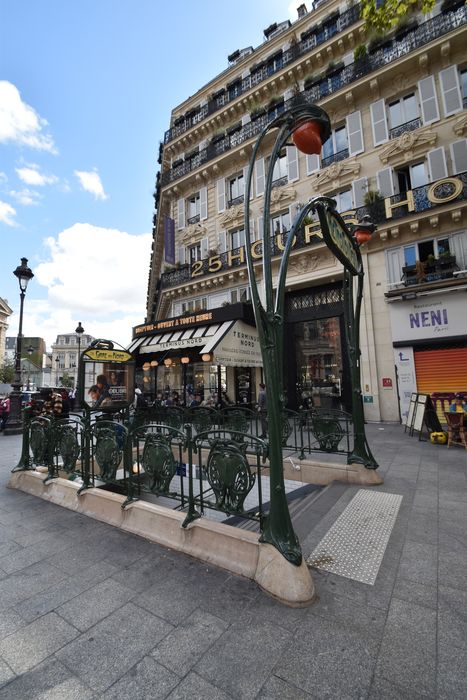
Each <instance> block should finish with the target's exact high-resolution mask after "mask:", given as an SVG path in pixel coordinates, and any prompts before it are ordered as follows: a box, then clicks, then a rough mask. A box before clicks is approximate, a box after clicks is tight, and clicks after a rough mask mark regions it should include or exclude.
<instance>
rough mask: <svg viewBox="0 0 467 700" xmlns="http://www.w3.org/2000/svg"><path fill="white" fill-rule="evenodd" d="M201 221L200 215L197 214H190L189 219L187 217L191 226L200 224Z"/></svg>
mask: <svg viewBox="0 0 467 700" xmlns="http://www.w3.org/2000/svg"><path fill="white" fill-rule="evenodd" d="M199 221H200V215H199V214H195V216H190V218H189V219H187V224H188V225H189V226H190V225H191V224H198V223H199Z"/></svg>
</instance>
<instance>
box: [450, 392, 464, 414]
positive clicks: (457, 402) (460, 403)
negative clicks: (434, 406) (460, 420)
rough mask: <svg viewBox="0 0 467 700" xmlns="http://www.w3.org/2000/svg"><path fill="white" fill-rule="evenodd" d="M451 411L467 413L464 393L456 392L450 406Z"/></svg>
mask: <svg viewBox="0 0 467 700" xmlns="http://www.w3.org/2000/svg"><path fill="white" fill-rule="evenodd" d="M449 413H467V403H466V402H465V399H464V398H463V396H462V394H456V395H455V397H454V398H453V400H452V402H451V405H450V406H449Z"/></svg>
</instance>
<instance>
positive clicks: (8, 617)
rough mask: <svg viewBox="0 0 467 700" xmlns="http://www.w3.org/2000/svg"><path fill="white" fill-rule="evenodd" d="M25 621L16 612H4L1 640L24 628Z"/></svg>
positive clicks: (1, 616) (0, 618)
mask: <svg viewBox="0 0 467 700" xmlns="http://www.w3.org/2000/svg"><path fill="white" fill-rule="evenodd" d="M24 625H25V621H24V619H23V618H22V617H21V615H20V614H19V613H17V612H15V611H14V610H11V609H10V610H3V611H2V613H1V614H0V639H3V637H6V636H7V635H9V634H12V633H13V632H16V630H17V629H19V628H20V627H24Z"/></svg>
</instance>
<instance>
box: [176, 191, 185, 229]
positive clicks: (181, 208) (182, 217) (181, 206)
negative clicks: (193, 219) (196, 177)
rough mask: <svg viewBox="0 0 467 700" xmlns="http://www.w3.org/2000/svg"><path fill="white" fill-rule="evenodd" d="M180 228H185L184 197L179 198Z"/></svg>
mask: <svg viewBox="0 0 467 700" xmlns="http://www.w3.org/2000/svg"><path fill="white" fill-rule="evenodd" d="M177 207H178V230H179V231H180V229H181V228H185V200H184V199H183V197H182V198H181V199H179V200H178V203H177Z"/></svg>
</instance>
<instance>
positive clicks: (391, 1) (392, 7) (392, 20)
mask: <svg viewBox="0 0 467 700" xmlns="http://www.w3.org/2000/svg"><path fill="white" fill-rule="evenodd" d="M378 5H379V6H378ZM434 5H435V0H384V2H383V3H382V4H381V3H379V2H377V0H362V3H361V8H362V9H361V17H362V19H364V20H365V28H366V29H367V30H373V31H376V32H378V33H379V34H382V33H383V32H386V31H388V29H392V28H393V27H395V26H397V25H398V24H399V22H400V21H401V20H402V19H403V18H404V17H405V16H406V15H408V14H410V13H411V12H424V13H425V14H426V13H427V12H430V11H431V10H432V9H433V7H434Z"/></svg>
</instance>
